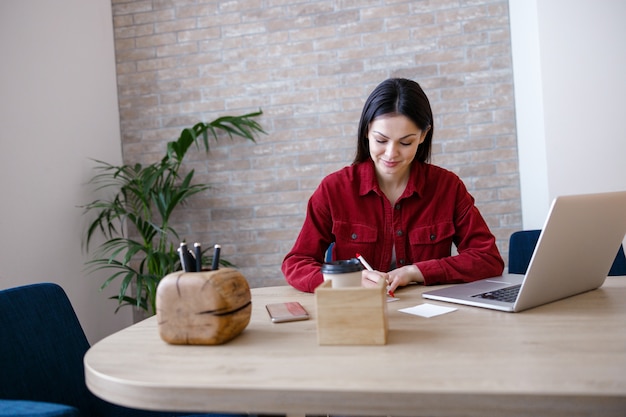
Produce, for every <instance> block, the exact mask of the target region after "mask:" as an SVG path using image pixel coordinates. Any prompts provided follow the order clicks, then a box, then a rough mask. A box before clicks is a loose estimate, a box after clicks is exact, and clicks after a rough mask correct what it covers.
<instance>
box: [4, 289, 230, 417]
mask: <svg viewBox="0 0 626 417" xmlns="http://www.w3.org/2000/svg"><path fill="white" fill-rule="evenodd" d="M87 349H89V342H88V341H87V338H86V337H85V333H84V332H83V329H82V327H81V325H80V322H79V321H78V318H77V317H76V313H75V312H74V309H73V307H72V305H71V303H70V300H69V299H68V298H67V295H66V294H65V291H63V289H62V288H61V287H60V286H58V285H57V284H52V283H41V284H31V285H25V286H21V287H16V288H9V289H5V290H1V291H0V417H1V416H37V417H44V416H45V417H74V416H96V417H98V416H99V417H107V416H116V417H118V416H119V417H165V416H181V415H189V414H180V413H170V412H152V411H143V410H135V409H130V408H126V407H121V406H117V405H113V404H110V403H108V402H105V401H103V400H101V399H99V398H97V397H96V396H95V395H93V394H92V393H91V392H90V391H89V390H88V389H87V386H86V384H85V373H84V367H83V356H84V355H85V353H86V352H87ZM113 360H114V359H113ZM210 416H217V414H210ZM228 416H229V417H232V415H228Z"/></svg>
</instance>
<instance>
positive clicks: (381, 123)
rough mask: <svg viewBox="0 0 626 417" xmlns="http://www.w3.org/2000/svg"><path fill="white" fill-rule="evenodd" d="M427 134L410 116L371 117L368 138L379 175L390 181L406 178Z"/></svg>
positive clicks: (371, 154)
mask: <svg viewBox="0 0 626 417" xmlns="http://www.w3.org/2000/svg"><path fill="white" fill-rule="evenodd" d="M426 133H428V131H427V130H426V131H422V130H421V129H420V128H419V127H417V126H416V125H415V123H413V121H412V120H411V119H409V118H408V117H406V116H403V115H399V114H393V115H383V116H379V117H377V118H375V119H374V120H372V122H371V123H370V126H369V129H368V131H367V139H368V142H369V149H370V156H371V158H372V160H373V161H374V165H375V166H376V172H377V173H378V175H380V176H382V177H384V178H387V179H389V180H400V179H403V178H405V176H406V175H408V173H409V170H410V167H411V162H413V159H414V158H415V153H416V152H417V147H418V146H419V144H421V143H422V142H423V141H424V139H425V138H426Z"/></svg>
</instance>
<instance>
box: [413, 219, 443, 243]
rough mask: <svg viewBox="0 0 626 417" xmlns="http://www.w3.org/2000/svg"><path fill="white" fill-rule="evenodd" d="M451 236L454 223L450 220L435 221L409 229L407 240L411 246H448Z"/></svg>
mask: <svg viewBox="0 0 626 417" xmlns="http://www.w3.org/2000/svg"><path fill="white" fill-rule="evenodd" d="M453 236H454V224H452V222H444V223H436V224H433V225H428V226H424V227H419V228H417V229H413V230H411V232H410V233H409V242H410V243H411V246H438V245H445V246H447V247H448V248H450V247H451V245H452V238H453Z"/></svg>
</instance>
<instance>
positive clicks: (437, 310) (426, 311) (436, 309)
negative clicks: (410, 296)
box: [398, 303, 456, 317]
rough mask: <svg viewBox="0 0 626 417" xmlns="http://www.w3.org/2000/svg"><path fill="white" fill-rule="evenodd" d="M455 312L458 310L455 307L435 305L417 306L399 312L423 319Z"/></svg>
mask: <svg viewBox="0 0 626 417" xmlns="http://www.w3.org/2000/svg"><path fill="white" fill-rule="evenodd" d="M454 310H456V308H454V307H443V306H437V305H434V304H428V303H424V304H420V305H416V306H415V307H408V308H401V309H400V310H398V311H401V312H403V313H408V314H413V315H416V316H422V317H435V316H438V315H440V314H446V313H450V312H451V311H454Z"/></svg>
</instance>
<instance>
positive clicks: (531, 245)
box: [509, 229, 626, 276]
mask: <svg viewBox="0 0 626 417" xmlns="http://www.w3.org/2000/svg"><path fill="white" fill-rule="evenodd" d="M540 234H541V230H537V229H535V230H520V231H517V232H515V233H513V234H512V235H511V237H510V238H509V273H511V274H525V273H526V270H527V269H528V264H529V263H530V258H531V257H532V256H533V252H534V251H535V246H537V241H538V240H539V235H540ZM617 275H626V255H625V254H624V246H623V245H620V247H619V250H618V251H617V255H616V256H615V260H614V261H613V265H611V269H610V270H609V276H617Z"/></svg>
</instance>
